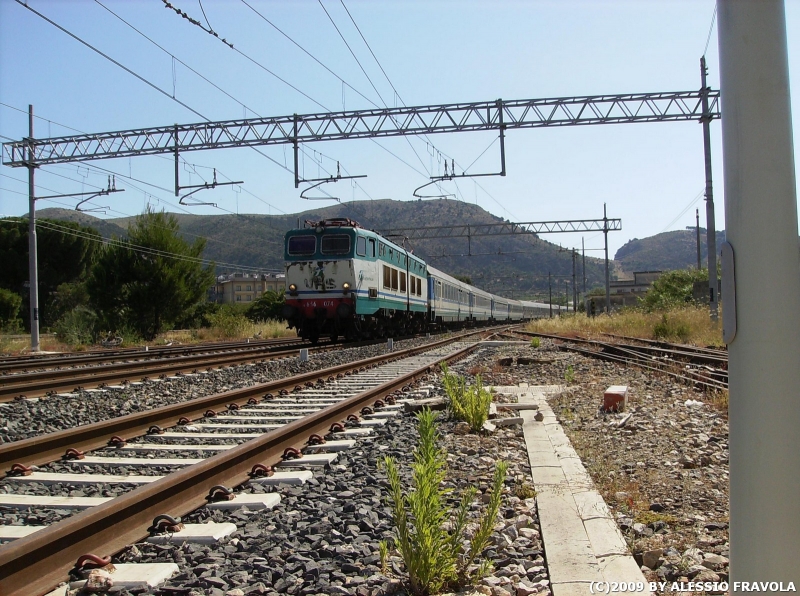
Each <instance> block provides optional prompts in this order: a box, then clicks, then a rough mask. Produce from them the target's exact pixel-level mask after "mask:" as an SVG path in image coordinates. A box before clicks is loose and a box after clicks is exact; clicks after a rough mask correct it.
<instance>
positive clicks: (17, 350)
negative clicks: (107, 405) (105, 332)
mask: <svg viewBox="0 0 800 596" xmlns="http://www.w3.org/2000/svg"><path fill="white" fill-rule="evenodd" d="M234 327H235V328H231V326H227V327H225V328H222V327H210V328H209V327H203V328H200V329H176V330H174V331H165V332H164V333H160V334H159V335H158V336H157V337H156V339H154V340H153V341H150V342H146V341H143V340H141V341H134V342H129V341H125V342H123V344H122V347H135V346H145V345H150V346H163V345H164V344H168V343H175V344H197V343H202V342H206V341H221V340H229V339H247V338H251V337H258V338H260V339H268V338H276V337H295V336H296V333H295V332H294V331H293V330H289V329H287V328H286V321H272V320H269V321H258V322H256V323H253V322H251V321H248V320H244V322H240V323H238V324H237V325H235V326H234ZM259 333H260V335H259ZM30 346H31V340H30V336H29V335H3V334H0V354H25V353H27V352H29V351H30ZM39 346H40V349H41V350H42V351H43V352H84V351H86V350H89V349H100V345H99V344H97V345H83V344H80V345H75V346H70V345H67V344H65V343H62V342H60V341H58V339H57V338H56V336H55V335H51V334H43V335H41V336H40V338H39Z"/></svg>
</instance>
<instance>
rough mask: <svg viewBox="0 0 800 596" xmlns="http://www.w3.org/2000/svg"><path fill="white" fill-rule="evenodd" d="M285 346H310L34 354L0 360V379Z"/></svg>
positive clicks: (274, 343)
mask: <svg viewBox="0 0 800 596" xmlns="http://www.w3.org/2000/svg"><path fill="white" fill-rule="evenodd" d="M289 347H310V344H307V342H304V341H303V340H302V339H300V338H299V337H292V338H282V339H276V340H253V341H251V342H230V343H224V344H220V343H213V344H202V345H196V346H174V347H161V348H153V349H147V350H140V349H136V350H122V351H113V352H90V353H86V354H81V353H69V355H63V356H35V357H30V358H24V359H21V360H7V361H0V379H3V380H7V379H8V378H11V377H13V376H14V375H19V374H25V373H31V372H40V371H44V370H53V369H56V370H62V369H66V368H89V367H91V366H107V365H109V364H113V363H119V362H122V363H133V362H140V361H145V362H153V361H157V360H166V359H169V358H178V357H182V356H193V355H198V356H202V355H210V354H232V353H239V352H244V353H247V352H251V351H258V350H265V349H266V350H269V349H282V348H289Z"/></svg>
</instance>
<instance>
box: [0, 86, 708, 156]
mask: <svg viewBox="0 0 800 596" xmlns="http://www.w3.org/2000/svg"><path fill="white" fill-rule="evenodd" d="M704 98H707V99H708V101H709V104H710V105H709V106H708V109H707V110H704V109H703V99H704ZM719 116H720V114H719V91H715V90H712V89H709V88H704V89H700V90H697V91H678V92H668V93H632V94H624V95H591V96H581V97H561V98H549V99H523V100H508V101H507V100H502V99H498V100H494V101H487V102H475V103H454V104H439V105H429V106H416V107H399V108H386V109H371V110H351V111H342V112H325V113H317V114H303V115H298V114H294V115H291V116H279V117H268V118H247V119H237V120H225V121H220V122H201V123H196V124H176V125H169V126H157V127H152V128H142V129H133V130H123V131H115V132H104V133H93V134H81V135H73V136H64V137H54V138H48V139H23V140H21V141H15V142H11V143H5V144H4V145H3V163H4V164H5V165H8V166H12V167H21V166H42V165H47V164H54V163H62V162H75V161H85V160H93V159H108V158H115V157H132V156H138V155H155V154H161V153H170V152H183V151H199V150H205V149H223V148H230V147H252V146H260V145H279V144H294V145H297V144H299V143H308V142H314V141H331V140H343V139H356V138H377V137H392V136H404V135H422V134H433V133H448V132H468V131H481V130H507V129H514V128H537V127H544V126H576V125H591V124H615V123H620V124H621V123H633V122H665V121H666V122H669V121H687V120H702V119H704V118H710V119H713V118H719ZM31 153H32V155H31Z"/></svg>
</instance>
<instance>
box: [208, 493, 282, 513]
mask: <svg viewBox="0 0 800 596" xmlns="http://www.w3.org/2000/svg"><path fill="white" fill-rule="evenodd" d="M280 502H281V496H280V495H279V494H278V493H265V494H260V495H256V494H250V493H238V494H237V495H236V498H235V499H233V501H218V502H216V503H209V504H208V505H206V507H208V508H209V509H240V508H242V507H247V508H248V509H251V510H256V509H272V508H273V507H275V505H277V504H278V503H280Z"/></svg>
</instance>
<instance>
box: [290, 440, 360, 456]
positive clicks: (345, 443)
mask: <svg viewBox="0 0 800 596" xmlns="http://www.w3.org/2000/svg"><path fill="white" fill-rule="evenodd" d="M355 444H356V442H355V441H354V440H352V439H350V440H342V441H326V442H325V443H323V444H322V445H306V446H305V447H303V450H302V451H303V453H324V452H329V451H346V450H348V449H352V448H353V447H355Z"/></svg>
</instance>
